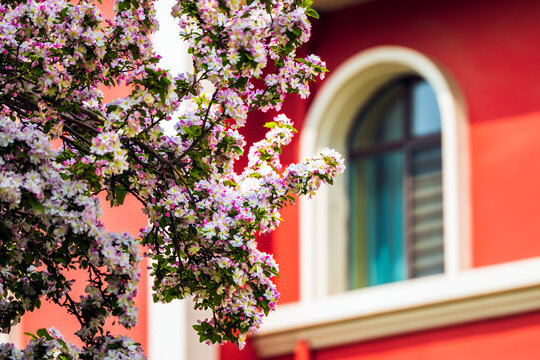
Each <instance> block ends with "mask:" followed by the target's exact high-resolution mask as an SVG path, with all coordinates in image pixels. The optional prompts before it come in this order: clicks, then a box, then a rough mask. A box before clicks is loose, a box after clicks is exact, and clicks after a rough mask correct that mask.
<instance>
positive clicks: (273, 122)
mask: <svg viewBox="0 0 540 360" xmlns="http://www.w3.org/2000/svg"><path fill="white" fill-rule="evenodd" d="M263 126H264V127H266V128H270V129H273V128H275V127H276V126H277V123H276V122H275V121H269V122H267V123H266V124H264V125H263Z"/></svg>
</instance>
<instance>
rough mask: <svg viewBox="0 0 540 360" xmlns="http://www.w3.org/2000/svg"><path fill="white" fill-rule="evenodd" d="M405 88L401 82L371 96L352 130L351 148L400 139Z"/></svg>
mask: <svg viewBox="0 0 540 360" xmlns="http://www.w3.org/2000/svg"><path fill="white" fill-rule="evenodd" d="M404 117H405V89H404V86H403V85H401V84H395V85H394V86H392V87H390V88H387V89H385V90H383V91H382V92H381V93H379V94H377V95H376V96H374V97H373V100H372V101H371V103H370V104H369V105H368V106H367V108H366V111H364V112H361V113H360V121H358V122H357V123H358V125H357V126H356V128H355V129H354V130H353V131H354V133H353V136H352V138H351V145H352V147H353V149H358V148H362V147H365V146H368V145H373V144H380V143H385V142H391V141H395V140H401V139H402V138H403V134H404V128H403V124H404Z"/></svg>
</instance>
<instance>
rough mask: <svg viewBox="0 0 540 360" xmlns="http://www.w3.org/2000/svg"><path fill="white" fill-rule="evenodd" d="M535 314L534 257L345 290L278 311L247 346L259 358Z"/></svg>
mask: <svg viewBox="0 0 540 360" xmlns="http://www.w3.org/2000/svg"><path fill="white" fill-rule="evenodd" d="M536 309H540V258H533V259H528V260H521V261H516V262H512V263H506V264H501V265H494V266H487V267H482V268H477V269H471V270H467V271H463V272H461V273H459V274H457V275H455V276H453V277H449V276H445V275H440V276H432V277H427V278H421V279H414V280H408V281H404V282H400V283H394V284H388V285H381V286H377V287H372V288H366V289H361V290H355V291H349V292H347V293H343V294H339V295H334V296H329V297H327V298H325V299H320V300H315V301H311V302H303V303H302V302H301V303H294V304H287V305H283V306H280V307H279V308H278V309H277V310H276V311H275V312H274V313H273V314H271V315H270V316H269V317H268V318H267V319H266V320H265V321H264V324H263V326H262V328H261V330H260V331H259V334H257V335H256V336H254V337H253V342H254V345H255V348H256V350H257V353H258V355H259V356H261V357H263V358H266V357H271V356H277V355H283V354H289V353H292V352H293V351H294V346H295V344H296V342H297V341H298V340H305V341H307V342H308V344H309V346H310V347H311V348H312V349H320V348H325V347H329V346H336V345H344V344H348V343H353V342H357V341H363V340H369V339H374V338H379V337H384V336H390V335H398V334H404V333H408V332H414V331H420V330H427V329H431V328H435V327H441V326H448V325H455V324H461V323H466V322H471V321H477V320H482V319H489V318H495V317H500V316H506V315H513V314H519V313H523V312H527V311H532V310H536Z"/></svg>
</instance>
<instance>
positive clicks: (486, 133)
mask: <svg viewBox="0 0 540 360" xmlns="http://www.w3.org/2000/svg"><path fill="white" fill-rule="evenodd" d="M539 15H540V2H538V1H532V0H529V1H527V0H517V1H507V0H504V1H503V0H493V1H489V2H488V1H482V0H455V1H451V2H443V1H432V0H415V1H407V2H403V1H402V0H376V1H368V2H365V3H361V4H358V5H356V6H354V7H349V8H347V9H344V10H339V11H335V12H330V13H321V18H320V20H318V21H316V23H315V24H314V29H313V35H312V39H311V41H310V43H309V44H308V45H307V48H306V49H305V50H306V52H308V53H315V54H318V55H320V56H321V57H322V58H323V59H324V60H326V62H327V65H328V67H329V69H330V70H331V72H330V75H329V76H332V70H336V69H337V68H338V67H339V65H340V64H342V63H343V62H344V61H346V60H347V59H348V58H350V57H351V56H353V55H355V54H357V53H359V52H361V51H363V50H365V49H369V48H372V47H375V46H382V45H398V46H405V47H408V48H411V49H414V50H417V51H419V52H420V53H422V54H424V55H426V56H428V57H429V58H431V59H432V60H434V61H435V62H437V63H438V64H440V65H441V66H442V67H443V68H444V69H445V70H447V72H448V73H449V74H450V76H451V77H452V78H453V79H454V80H455V82H456V83H457V84H458V86H459V88H460V90H461V91H462V94H463V96H464V99H465V102H466V106H467V114H466V115H467V118H468V120H469V139H468V140H469V144H470V163H471V179H470V181H471V207H472V219H471V222H472V226H473V232H472V241H473V244H472V253H473V266H474V267H480V266H485V265H491V264H497V263H502V262H508V261H514V260H519V259H524V258H529V257H534V256H540V188H539V186H538V184H540V161H539V160H538V159H537V154H539V153H540V140H539V139H540V81H539V79H540V66H539V65H538V64H540V45H538V33H539V31H540V29H539V26H538V24H539V22H538V18H539ZM321 84H322V82H319V83H318V84H317V85H316V88H318V87H320V86H321ZM311 99H313V95H312V97H311ZM308 106H309V103H307V102H303V103H301V102H299V101H297V99H293V100H292V101H289V102H288V106H287V107H285V112H286V113H287V114H288V115H289V116H290V117H291V118H292V119H293V120H294V121H295V123H296V127H297V128H298V129H301V128H302V122H303V118H304V116H305V110H306V109H307V107H308ZM296 149H297V143H295V144H294V145H293V150H294V151H296ZM294 161H298V160H297V159H294ZM284 215H285V216H283V218H284V219H285V222H284V224H283V225H282V227H281V228H280V229H279V230H278V231H277V232H276V233H275V234H274V235H273V236H272V240H271V244H272V246H271V249H272V250H273V251H274V253H275V255H276V259H277V261H278V262H279V264H280V267H281V278H280V280H279V281H278V285H279V290H280V291H281V292H282V297H283V301H281V303H283V302H288V301H294V300H296V299H298V283H299V273H298V271H299V269H298V257H299V256H298V255H299V254H298V251H299V248H298V235H297V234H298V226H297V219H298V209H297V208H292V209H289V210H287V213H285V214H284ZM291 294H292V295H291ZM538 323H540V313H534V314H531V315H522V316H515V317H509V318H505V319H499V320H491V321H485V322H479V323H475V324H469V325H463V326H456V327H451V328H445V329H439V330H434V331H427V332H422V333H416V334H411V335H405V336H400V337H395V338H390V339H380V340H377V341H372V342H366V343H361V344H356V345H351V346H345V347H340V348H334V349H328V350H324V351H319V352H316V353H314V354H313V358H314V359H316V360H330V359H360V358H361V359H378V360H380V359H385V360H386V359H399V360H407V359H414V360H421V359H435V358H441V359H468V358H471V359H472V358H478V359H491V358H497V359H520V358H527V359H530V358H540V350H538V346H536V344H538V339H539V335H540V325H538ZM236 356H237V355H235V353H234V351H231V350H230V349H229V348H228V349H227V350H226V351H224V352H223V356H222V358H223V359H236ZM245 358H246V359H254V358H255V357H253V356H252V355H248V356H247V357H245ZM293 358H294V356H293V355H290V356H285V357H280V358H275V359H273V360H289V359H293Z"/></svg>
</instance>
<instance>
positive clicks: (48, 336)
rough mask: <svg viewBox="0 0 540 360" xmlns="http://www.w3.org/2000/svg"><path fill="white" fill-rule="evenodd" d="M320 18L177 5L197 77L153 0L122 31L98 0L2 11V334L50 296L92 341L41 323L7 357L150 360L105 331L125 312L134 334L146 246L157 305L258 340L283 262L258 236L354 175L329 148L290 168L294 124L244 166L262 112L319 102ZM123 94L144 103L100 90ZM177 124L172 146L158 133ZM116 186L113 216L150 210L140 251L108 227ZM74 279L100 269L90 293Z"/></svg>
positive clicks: (37, 0)
mask: <svg viewBox="0 0 540 360" xmlns="http://www.w3.org/2000/svg"><path fill="white" fill-rule="evenodd" d="M310 6H311V1H310V0H284V1H277V2H276V1H269V0H248V1H247V3H245V4H242V3H241V2H240V1H239V0H225V1H218V0H179V1H178V3H177V5H175V6H174V7H173V9H172V13H173V15H174V16H175V17H176V18H177V19H178V21H179V24H180V29H181V31H180V35H181V37H182V38H183V39H184V40H186V41H188V43H189V44H190V53H191V55H192V58H193V65H194V73H193V74H189V73H184V74H180V75H178V76H177V77H172V76H171V75H170V74H169V73H168V72H167V71H165V70H162V69H160V68H159V67H158V66H157V62H158V60H159V57H158V56H157V55H156V54H155V53H154V52H153V50H152V47H151V44H150V40H149V35H150V34H151V33H152V32H153V31H154V30H155V29H156V27H157V22H156V20H155V14H154V10H153V6H152V1H150V0H119V1H118V2H117V3H116V5H115V9H114V10H115V16H114V17H113V18H111V19H104V18H103V17H102V15H101V14H100V13H99V11H98V10H97V9H96V8H95V7H94V6H93V4H92V1H90V0H80V1H79V2H78V3H73V2H67V1H62V0H30V1H27V0H24V1H22V0H9V1H4V2H2V4H1V5H0V39H1V40H2V41H1V42H0V168H1V172H0V216H1V220H0V239H1V240H0V296H1V297H0V327H1V328H2V329H4V330H5V331H9V329H10V328H11V327H12V326H13V325H14V324H16V323H17V322H18V321H19V320H20V317H21V316H22V315H24V314H25V313H26V312H28V311H33V310H34V309H36V308H39V307H40V305H41V301H42V299H43V298H46V299H48V300H50V301H53V302H55V303H57V304H59V305H61V306H64V307H66V308H67V310H68V311H69V312H70V313H71V314H73V315H74V316H75V317H76V318H77V319H78V321H79V323H80V329H79V330H78V331H77V335H78V336H79V337H80V338H81V339H82V341H83V343H84V346H83V347H82V348H81V349H78V348H75V347H74V346H72V345H70V344H68V343H66V342H65V341H64V340H63V338H62V336H61V335H60V334H59V333H58V332H57V331H56V330H54V329H53V330H50V331H46V330H43V329H42V330H39V331H38V332H37V336H34V338H33V339H32V341H31V342H30V344H29V345H28V347H27V348H26V349H24V355H23V352H21V351H19V350H17V349H15V348H14V347H13V346H12V345H0V357H1V358H7V359H19V358H21V357H23V356H24V358H36V359H37V358H40V359H41V358H58V357H60V358H62V359H75V358H81V359H104V358H106V359H108V358H111V359H112V358H122V356H124V357H126V358H130V359H137V358H141V357H142V351H141V349H140V346H138V345H137V344H135V343H134V342H133V341H132V340H130V339H128V338H125V337H114V336H112V335H111V334H109V333H108V332H107V331H106V330H105V329H104V324H105V322H106V320H107V319H108V318H110V317H113V318H114V319H115V321H118V322H119V323H120V324H121V325H123V326H125V327H126V328H129V327H131V326H133V325H134V324H135V323H136V308H135V305H134V297H135V295H136V293H137V283H138V281H139V273H138V271H137V263H138V261H139V260H140V256H139V253H138V249H139V244H143V245H145V246H146V248H147V249H148V250H147V256H149V257H151V258H152V259H153V262H152V273H153V275H154V278H155V282H154V286H153V290H154V294H153V297H154V301H162V302H170V301H172V300H173V299H182V298H184V297H186V296H191V297H193V299H194V301H195V308H197V309H210V310H212V312H213V315H212V317H211V318H209V319H206V320H204V321H202V322H201V323H199V324H197V325H195V326H194V328H195V330H196V331H197V332H198V333H199V335H200V338H201V340H202V341H208V342H212V343H216V342H217V343H221V342H224V341H231V342H234V343H238V344H239V346H240V347H242V346H243V344H244V342H245V339H246V336H247V334H249V333H251V332H254V331H256V330H257V328H258V327H259V325H260V323H261V321H262V317H263V315H264V314H268V312H269V311H271V310H273V309H274V308H275V305H276V302H277V299H278V297H279V294H278V292H277V290H276V288H275V285H274V284H273V282H272V281H271V277H272V276H274V275H276V274H277V271H278V268H277V265H276V263H275V262H274V260H273V258H272V256H271V255H269V254H265V253H262V252H260V251H259V250H258V249H257V246H256V241H255V239H256V236H257V235H258V234H260V233H266V232H269V231H272V230H274V229H275V228H276V227H277V226H278V224H279V222H280V216H279V211H280V209H281V208H283V207H284V206H285V205H287V204H288V203H290V202H292V201H293V200H294V196H296V195H312V194H313V193H314V192H315V191H316V190H317V188H318V187H319V186H320V185H321V184H323V183H331V182H332V179H333V178H334V177H335V176H336V175H337V173H339V172H341V171H343V160H342V159H341V157H340V156H339V154H337V153H336V152H334V151H332V150H324V151H323V152H321V154H319V155H317V156H315V157H314V158H312V159H308V160H306V161H305V162H303V163H300V164H293V165H289V166H288V167H287V168H286V169H282V165H281V164H280V160H279V156H280V154H281V152H282V149H283V147H284V146H286V145H287V144H288V143H290V141H291V138H292V136H293V133H294V132H295V131H296V130H295V129H294V128H293V124H292V122H291V121H290V120H289V119H288V118H287V117H286V116H284V115H279V116H277V117H276V118H275V119H274V121H273V122H270V123H268V124H266V126H267V127H268V128H269V131H268V133H267V134H266V137H265V138H264V139H263V140H261V141H259V142H257V143H255V144H253V145H252V146H251V147H250V149H249V152H248V156H249V163H248V165H247V167H246V168H245V169H244V170H243V171H242V172H240V173H238V172H236V171H235V170H234V163H235V161H236V160H237V159H239V158H240V156H241V155H242V154H243V153H244V147H245V145H246V144H245V141H244V139H243V137H242V135H241V134H240V133H239V129H240V128H241V127H242V126H244V124H245V122H246V119H247V114H248V113H249V112H251V111H254V110H262V111H266V110H268V109H277V110H279V108H280V107H281V103H282V101H283V100H284V98H285V95H286V94H288V93H291V92H292V93H298V94H299V95H300V96H301V97H306V96H307V95H308V93H309V87H308V82H310V81H313V80H314V79H315V78H317V77H322V76H323V74H324V72H325V71H326V69H324V63H323V62H322V61H321V60H320V59H319V58H318V57H316V56H314V55H311V56H308V57H306V58H304V59H302V58H296V55H295V50H296V48H297V47H298V46H300V45H301V44H302V43H303V42H305V41H307V39H308V37H309V31H310V24H309V22H308V20H307V16H308V15H311V16H316V13H315V12H314V11H313V10H312V9H311V8H310ZM270 67H271V68H272V69H273V71H270V70H268V69H269V68H270ZM256 79H258V80H257V81H254V80H256ZM203 80H205V81H209V82H210V83H211V84H212V86H213V89H214V91H213V94H212V96H211V97H209V96H207V95H206V94H205V93H204V92H203V91H202V86H201V82H202V81H203ZM119 83H125V84H127V85H129V88H130V89H131V94H130V95H129V96H127V97H125V98H121V99H117V100H115V101H112V102H110V103H105V102H104V101H103V95H102V93H101V91H100V90H99V87H100V86H102V85H105V86H114V85H116V84H119ZM260 83H262V84H263V85H262V86H261V87H258V86H257V85H256V84H260ZM180 104H182V105H183V106H182V107H181V108H180ZM172 120H174V121H175V122H176V124H175V133H174V134H173V135H167V134H165V133H164V132H163V130H162V129H161V127H160V124H161V123H162V122H164V121H172ZM55 139H60V140H61V142H62V145H61V146H60V148H59V149H58V150H54V149H53V148H52V147H51V145H50V141H51V140H55ZM101 191H106V192H107V198H108V199H109V200H110V202H111V204H112V205H114V206H116V205H122V203H123V201H124V198H125V196H126V195H127V194H128V193H129V194H132V195H133V196H134V197H135V198H137V199H138V200H139V201H140V203H141V204H142V205H143V207H144V211H145V213H146V214H147V216H148V219H149V225H148V227H147V228H146V229H142V231H141V234H140V239H134V238H133V237H132V236H130V235H129V234H127V233H124V234H116V233H109V232H107V231H106V230H105V229H104V227H103V224H102V223H101V222H100V216H101V209H100V204H99V200H97V198H96V197H95V196H96V195H97V194H98V193H99V192H101ZM70 269H82V270H85V271H86V274H87V283H88V285H87V286H86V289H85V294H84V295H82V296H81V297H80V299H75V298H73V297H72V295H71V287H72V283H73V282H74V280H73V279H70V278H68V275H67V274H68V272H67V270H70Z"/></svg>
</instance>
